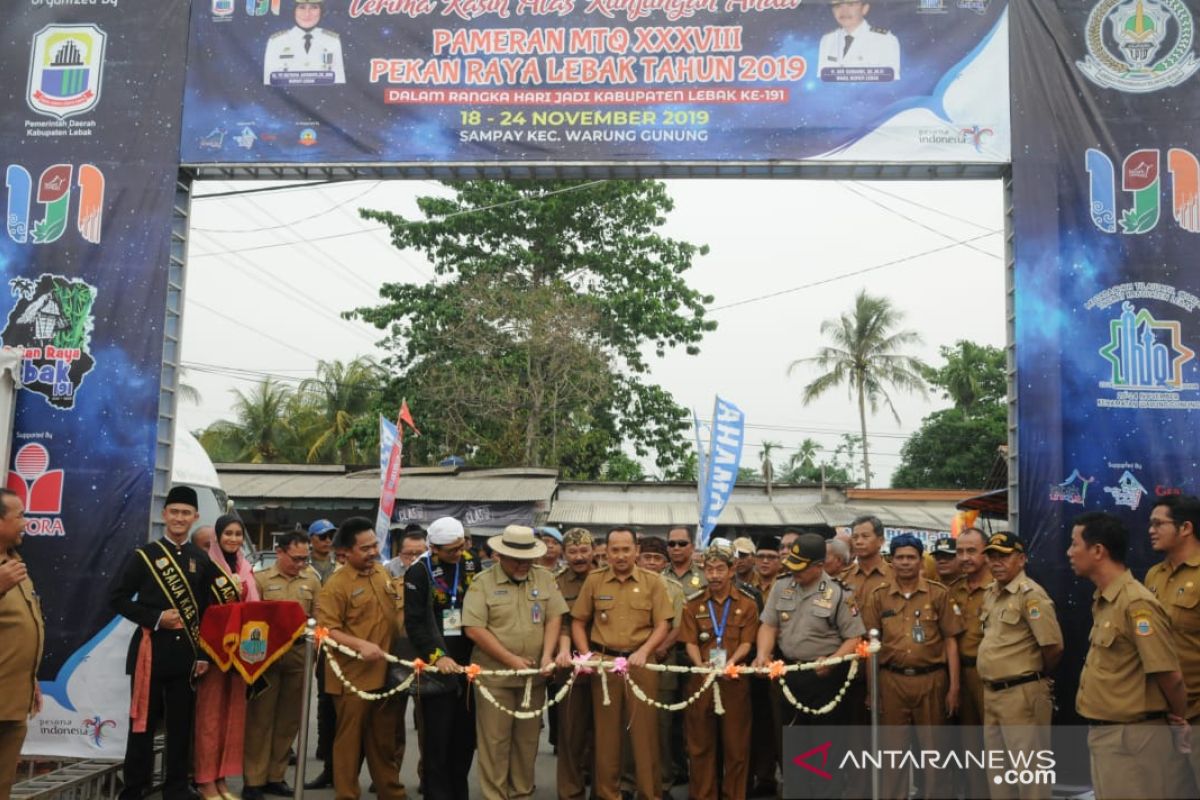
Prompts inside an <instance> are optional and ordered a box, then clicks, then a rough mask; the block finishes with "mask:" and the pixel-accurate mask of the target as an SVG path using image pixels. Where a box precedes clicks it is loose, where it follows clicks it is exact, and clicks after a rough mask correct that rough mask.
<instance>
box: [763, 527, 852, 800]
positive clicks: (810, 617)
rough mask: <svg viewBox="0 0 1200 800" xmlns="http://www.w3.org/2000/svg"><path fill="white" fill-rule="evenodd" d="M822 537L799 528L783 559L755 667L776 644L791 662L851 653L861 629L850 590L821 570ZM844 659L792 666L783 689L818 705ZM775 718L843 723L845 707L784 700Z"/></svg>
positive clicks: (841, 673) (835, 684)
mask: <svg viewBox="0 0 1200 800" xmlns="http://www.w3.org/2000/svg"><path fill="white" fill-rule="evenodd" d="M824 564H825V539H824V538H823V537H822V536H821V535H820V534H816V533H804V534H801V535H800V538H799V539H797V540H796V542H795V543H794V544H793V545H792V546H791V549H790V550H788V552H787V554H786V556H785V557H784V559H783V568H784V569H785V570H786V571H787V573H788V575H789V577H783V578H780V579H779V580H778V581H776V582H775V585H774V586H773V587H772V588H771V593H770V595H768V596H767V605H766V607H765V608H764V609H763V612H762V617H761V618H760V619H761V621H762V625H761V626H760V627H759V629H758V657H757V659H755V666H759V667H765V666H768V665H769V664H770V661H771V654H772V653H773V652H774V650H775V647H776V645H778V647H779V650H780V651H781V652H782V653H783V656H784V658H785V659H786V660H788V661H790V662H793V663H804V662H811V661H816V660H818V659H822V658H829V657H837V656H844V655H848V654H850V653H853V652H854V649H855V648H856V647H857V646H858V643H859V642H860V641H861V640H862V637H863V635H865V634H866V629H865V628H864V626H863V621H862V618H861V617H860V616H859V614H858V607H857V606H856V605H855V602H854V596H853V593H852V592H851V591H850V590H849V589H848V588H846V586H845V584H843V583H842V582H841V581H839V580H837V579H836V578H831V577H829V576H827V575H826V574H825V570H824ZM849 668H850V667H849V664H841V665H838V666H835V667H826V668H822V669H818V670H798V671H795V672H791V673H789V674H788V676H787V685H788V689H790V690H791V692H792V695H793V696H794V697H795V698H796V700H797V701H799V702H800V703H803V704H804V705H805V706H807V707H809V708H819V707H821V706H823V705H825V704H827V703H828V702H829V701H830V700H832V699H833V698H834V697H835V696H836V695H837V693H838V692H839V691H841V689H842V687H843V686H844V685H845V683H846V677H847V674H848V671H849ZM783 703H784V705H782V706H781V710H780V715H779V716H780V719H781V720H782V721H783V724H785V725H796V724H800V723H814V724H821V725H838V724H845V723H846V721H847V719H848V709H847V706H846V703H845V702H844V701H843V702H842V703H839V704H838V705H837V706H836V707H834V709H833V710H832V711H830V712H829V713H828V714H820V715H815V714H808V713H805V712H803V711H800V710H799V709H797V708H795V707H794V706H792V705H791V704H790V703H789V702H788V701H787V700H786V699H785V700H784V701H783ZM827 788H828V789H829V793H828V794H827V795H824V796H827V797H837V796H838V794H839V792H840V789H841V786H840V783H839V782H838V781H830V782H829V785H828V787H827Z"/></svg>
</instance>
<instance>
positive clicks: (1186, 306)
mask: <svg viewBox="0 0 1200 800" xmlns="http://www.w3.org/2000/svg"><path fill="white" fill-rule="evenodd" d="M1152 304H1153V305H1152ZM1164 304H1167V305H1173V306H1175V307H1176V308H1177V309H1180V310H1183V311H1187V312H1191V311H1194V310H1195V309H1196V307H1197V305H1200V298H1197V297H1196V296H1195V295H1193V294H1191V293H1190V292H1184V291H1181V290H1179V289H1176V288H1175V287H1173V286H1169V285H1167V284H1162V283H1153V282H1147V281H1136V282H1133V283H1124V284H1119V285H1117V286H1113V287H1110V288H1109V289H1105V290H1104V291H1101V292H1099V293H1097V294H1096V295H1093V296H1092V297H1091V298H1090V299H1089V300H1088V301H1087V303H1086V304H1085V308H1086V309H1088V310H1103V311H1104V312H1105V313H1106V314H1107V324H1106V326H1105V327H1106V328H1107V334H1108V335H1107V341H1106V342H1105V343H1104V344H1103V345H1102V346H1101V347H1099V348H1098V349H1097V351H1096V352H1097V354H1098V355H1099V356H1100V360H1099V365H1102V369H1103V373H1102V374H1103V376H1104V378H1106V379H1105V380H1101V381H1099V382H1098V387H1099V388H1100V389H1102V390H1103V389H1106V390H1109V391H1110V392H1112V393H1114V395H1115V396H1103V395H1102V394H1101V396H1099V397H1098V398H1097V400H1096V405H1097V406H1098V407H1100V408H1140V409H1163V410H1183V409H1196V408H1200V399H1198V397H1197V395H1198V392H1197V390H1198V389H1200V384H1198V383H1196V382H1195V381H1194V377H1195V371H1196V360H1195V359H1196V352H1195V350H1193V349H1192V348H1191V347H1189V346H1188V344H1187V343H1186V342H1185V337H1184V322H1183V321H1182V320H1181V319H1179V318H1178V316H1179V315H1177V314H1175V313H1173V312H1171V311H1169V310H1165V311H1158V310H1151V309H1152V307H1153V306H1162V305H1164Z"/></svg>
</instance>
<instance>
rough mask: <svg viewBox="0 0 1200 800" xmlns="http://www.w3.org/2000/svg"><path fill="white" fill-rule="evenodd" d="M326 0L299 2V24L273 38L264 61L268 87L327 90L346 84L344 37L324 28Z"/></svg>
mask: <svg viewBox="0 0 1200 800" xmlns="http://www.w3.org/2000/svg"><path fill="white" fill-rule="evenodd" d="M325 5H327V4H326V3H325V2H324V0H297V2H296V4H295V6H296V7H295V19H296V24H295V25H293V26H292V27H290V28H288V29H287V30H284V31H279V32H278V33H275V34H272V36H271V38H270V39H268V40H267V52H266V55H265V56H264V57H263V83H264V84H265V85H267V86H325V85H330V84H338V83H345V82H346V68H345V66H344V65H343V63H342V40H341V37H340V36H338V35H337V34H336V33H334V32H333V31H330V30H326V29H325V28H322V27H321V16H322V14H323V13H324V7H325Z"/></svg>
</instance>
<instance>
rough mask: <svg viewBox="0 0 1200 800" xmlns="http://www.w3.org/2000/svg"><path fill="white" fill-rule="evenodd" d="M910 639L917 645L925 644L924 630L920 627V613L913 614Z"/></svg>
mask: <svg viewBox="0 0 1200 800" xmlns="http://www.w3.org/2000/svg"><path fill="white" fill-rule="evenodd" d="M914 614H915V616H914V619H913V629H912V639H913V641H914V642H916V643H917V644H924V643H925V628H924V627H923V626H922V625H921V612H920V611H917V612H914Z"/></svg>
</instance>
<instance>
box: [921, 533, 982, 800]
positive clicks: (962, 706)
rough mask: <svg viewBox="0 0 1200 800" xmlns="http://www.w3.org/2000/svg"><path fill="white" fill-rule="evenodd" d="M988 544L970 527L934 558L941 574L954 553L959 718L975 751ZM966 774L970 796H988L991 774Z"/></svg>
mask: <svg viewBox="0 0 1200 800" xmlns="http://www.w3.org/2000/svg"><path fill="white" fill-rule="evenodd" d="M947 541H949V542H953V544H954V546H953V547H952V548H947V547H946V542H947ZM986 544H987V540H986V539H985V538H984V535H983V531H981V530H979V529H978V528H967V529H966V530H964V531H963V532H962V533H960V534H959V535H958V538H957V539H950V538H949V537H945V538H943V539H939V540H938V541H936V542H934V545H933V550H934V553H933V557H934V559H935V560H936V561H937V567H938V570H939V574H942V573H941V570H944V569H945V568H946V567H945V564H944V562H945V561H946V560H947V559H946V555H945V553H947V552H951V553H952V554H953V562H954V572H953V579H952V580H951V581H950V582H948V583H947V584H946V588H948V589H949V590H950V598H951V600H953V601H954V604H955V605H956V606H957V607H958V610H959V612H960V614H961V616H962V623H963V635H962V638H961V639H959V641H958V660H959V664H960V665H961V669H960V671H959V672H960V678H961V680H962V693H961V694H960V696H959V700H960V702H959V706H958V721H959V723H960V724H961V725H963V726H964V727H966V728H969V729H970V732H969V733H967V734H966V738H965V740H964V741H963V746H964V747H966V748H968V749H973V750H982V749H983V737H982V736H981V728H982V727H983V681H982V680H980V678H979V670H978V668H977V666H976V659H977V658H978V656H979V642H980V640H981V639H982V638H983V621H982V620H981V619H980V617H979V615H980V612H981V611H982V610H983V598H984V594H985V592H986V589H987V586H988V584H990V583H991V582H992V576H991V575H990V574H989V572H988V569H987V557H986V556H985V555H984V554H983V548H984V545H986ZM947 574H949V573H947ZM963 773H964V778H965V788H966V795H967V796H968V797H987V796H988V783H987V773H986V772H985V771H984V770H982V769H977V768H974V767H972V766H967V767H965V768H964V770H963Z"/></svg>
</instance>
